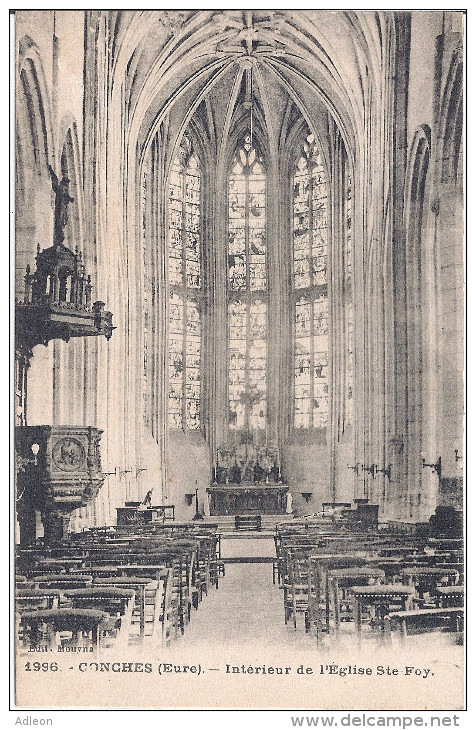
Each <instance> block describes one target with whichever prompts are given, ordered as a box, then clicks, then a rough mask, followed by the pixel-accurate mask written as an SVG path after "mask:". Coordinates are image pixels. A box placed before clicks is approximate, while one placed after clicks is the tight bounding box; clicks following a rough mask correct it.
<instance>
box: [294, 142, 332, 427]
mask: <svg viewBox="0 0 476 730" xmlns="http://www.w3.org/2000/svg"><path fill="white" fill-rule="evenodd" d="M293 280H294V292H295V305H294V306H295V311H294V334H295V352H294V426H295V427H296V428H325V427H326V425H327V413H328V362H329V360H328V358H329V354H328V353H329V343H328V299H327V183H326V179H325V173H324V166H323V164H322V161H321V157H320V155H319V152H318V151H317V148H316V145H315V142H314V138H313V137H312V135H310V136H309V137H308V138H307V140H306V143H305V144H304V145H303V148H302V154H301V155H300V157H299V159H298V161H297V164H296V168H295V171H294V176H293Z"/></svg>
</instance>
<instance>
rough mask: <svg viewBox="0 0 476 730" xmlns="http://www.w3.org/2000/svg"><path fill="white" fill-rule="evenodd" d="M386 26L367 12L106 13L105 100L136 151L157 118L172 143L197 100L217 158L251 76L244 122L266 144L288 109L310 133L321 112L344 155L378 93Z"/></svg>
mask: <svg viewBox="0 0 476 730" xmlns="http://www.w3.org/2000/svg"><path fill="white" fill-rule="evenodd" d="M393 22H394V21H393V15H392V14H383V15H380V14H379V13H374V12H359V13H355V12H343V11H335V12H333V11H316V10H313V11H292V10H288V11H271V10H260V11H254V10H243V11H241V10H227V11H216V10H207V11H183V12H182V11H111V13H110V39H111V40H110V49H111V56H112V58H111V61H112V68H113V83H112V95H113V97H114V95H118V94H120V96H121V99H122V100H123V103H125V105H126V111H127V115H128V119H129V125H130V134H131V137H132V138H133V139H135V140H136V143H137V149H138V151H139V153H140V152H141V151H143V150H144V149H145V148H146V147H147V145H148V143H149V141H150V139H151V137H152V135H153V134H154V133H155V131H156V129H157V127H158V125H159V124H160V123H161V121H162V120H163V119H164V118H165V117H167V120H168V130H169V131H168V133H169V135H170V136H171V139H173V138H175V139H177V138H179V137H180V135H181V133H182V132H183V130H184V129H185V127H186V126H187V124H188V122H189V120H190V119H191V117H192V115H193V113H194V112H195V110H196V109H197V108H198V107H199V106H200V104H202V102H204V105H205V108H206V110H207V111H206V117H205V118H206V120H207V121H206V123H207V125H208V126H209V133H210V139H211V140H212V141H213V144H214V146H215V150H214V151H215V153H216V154H217V155H219V154H220V150H221V148H222V147H223V145H224V143H225V142H226V140H227V138H228V136H229V134H230V131H231V129H233V128H235V127H236V125H237V124H238V125H239V121H240V119H241V117H242V116H243V114H244V113H245V109H246V106H244V105H246V101H247V100H248V97H247V94H249V85H250V78H251V77H252V78H251V83H252V93H253V100H254V118H255V119H256V124H257V129H259V128H261V129H263V130H264V129H265V130H266V138H267V140H268V142H269V145H270V146H271V147H273V146H274V147H275V148H277V146H278V141H279V138H280V135H281V134H282V132H283V121H284V119H285V116H286V115H287V116H288V123H289V115H293V114H295V113H296V111H295V110H298V111H299V114H301V115H302V116H303V117H304V119H306V121H307V123H308V125H309V127H310V129H311V130H312V131H313V132H314V133H315V134H316V135H317V136H318V137H319V136H320V135H321V134H322V133H323V132H324V131H325V120H326V117H327V114H330V116H331V117H332V118H333V119H334V120H335V122H336V124H337V126H338V127H339V128H340V130H341V132H342V134H343V136H344V139H345V141H346V146H347V148H348V151H349V153H350V154H351V156H352V155H353V154H354V151H355V146H356V145H357V144H358V140H359V138H361V137H362V129H363V117H364V109H365V100H366V98H368V96H369V94H372V96H373V98H374V99H376V98H378V96H379V93H380V84H381V80H380V79H381V76H382V73H381V71H382V68H383V67H384V60H385V53H386V49H388V46H389V40H388V39H389V38H390V37H391V33H392V23H393ZM247 85H248V89H247ZM201 116H202V117H203V116H204V115H203V114H202V115H201Z"/></svg>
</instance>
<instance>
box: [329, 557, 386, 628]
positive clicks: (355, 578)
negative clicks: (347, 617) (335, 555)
mask: <svg viewBox="0 0 476 730" xmlns="http://www.w3.org/2000/svg"><path fill="white" fill-rule="evenodd" d="M327 579H328V581H329V593H330V599H331V606H332V609H333V618H334V622H333V623H334V633H335V635H336V638H339V635H340V628H341V626H340V624H341V620H342V612H341V605H342V602H343V601H344V600H345V598H346V595H347V593H348V592H349V591H350V590H352V588H354V587H356V586H368V585H372V584H380V583H382V582H383V581H384V580H385V573H384V571H383V570H381V569H380V568H375V567H374V568H372V567H368V566H363V567H360V568H356V567H348V568H331V569H329V570H328V571H327Z"/></svg>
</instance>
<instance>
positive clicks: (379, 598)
mask: <svg viewBox="0 0 476 730" xmlns="http://www.w3.org/2000/svg"><path fill="white" fill-rule="evenodd" d="M350 592H351V593H352V594H353V597H354V617H355V628H356V633H357V642H358V644H359V646H360V644H361V640H362V619H363V614H364V610H365V608H366V607H369V608H370V610H371V618H370V623H371V625H372V624H374V625H375V626H376V627H377V628H379V629H380V630H381V631H382V632H383V630H384V618H385V616H386V615H387V614H388V613H391V612H392V611H394V606H396V607H397V608H399V609H401V610H404V611H410V610H411V608H412V599H413V598H414V596H415V590H414V588H413V587H412V586H405V585H401V584H396V583H392V584H390V585H373V586H357V587H353V588H351V589H350Z"/></svg>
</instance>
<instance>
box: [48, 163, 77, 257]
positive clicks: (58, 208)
mask: <svg viewBox="0 0 476 730" xmlns="http://www.w3.org/2000/svg"><path fill="white" fill-rule="evenodd" d="M48 169H49V171H50V175H51V182H52V186H53V192H54V194H55V196H56V197H55V232H54V242H55V244H56V243H63V241H64V229H65V228H66V223H67V222H68V205H69V203H74V198H72V197H71V196H70V194H69V182H70V181H69V180H68V178H67V177H66V176H65V175H63V177H62V178H61V182H60V181H59V180H58V176H57V175H56V173H55V171H54V170H53V168H52V167H51V165H48Z"/></svg>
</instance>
